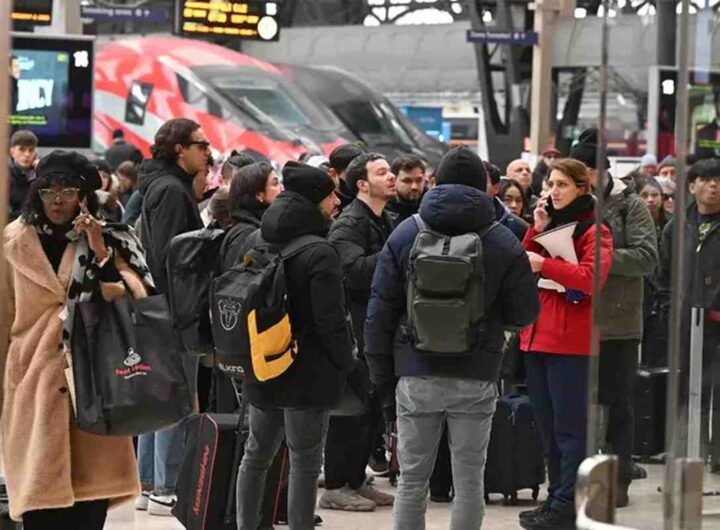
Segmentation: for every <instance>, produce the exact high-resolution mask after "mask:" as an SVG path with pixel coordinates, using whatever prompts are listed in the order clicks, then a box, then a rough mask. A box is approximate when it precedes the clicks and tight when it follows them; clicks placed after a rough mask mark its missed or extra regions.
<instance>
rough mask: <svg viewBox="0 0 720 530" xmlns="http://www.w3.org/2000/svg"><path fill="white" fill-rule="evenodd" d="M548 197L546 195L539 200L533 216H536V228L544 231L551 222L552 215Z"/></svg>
mask: <svg viewBox="0 0 720 530" xmlns="http://www.w3.org/2000/svg"><path fill="white" fill-rule="evenodd" d="M548 200H549V198H548V197H544V198H541V199H539V200H538V202H537V206H535V211H534V212H533V217H534V218H535V230H537V231H538V232H543V231H545V229H546V228H547V225H548V224H550V215H549V214H548Z"/></svg>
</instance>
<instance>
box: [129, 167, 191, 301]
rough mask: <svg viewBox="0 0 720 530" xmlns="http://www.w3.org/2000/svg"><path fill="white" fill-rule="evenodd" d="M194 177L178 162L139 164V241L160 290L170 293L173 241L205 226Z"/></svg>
mask: <svg viewBox="0 0 720 530" xmlns="http://www.w3.org/2000/svg"><path fill="white" fill-rule="evenodd" d="M192 181H193V176H192V175H189V174H187V173H185V171H183V169H182V168H181V167H180V166H178V165H177V164H173V163H169V162H164V161H160V160H145V161H144V162H143V164H142V166H140V175H139V177H138V190H139V192H140V193H141V194H142V195H143V205H142V221H141V222H142V230H141V231H140V240H141V242H142V244H143V246H144V247H145V252H146V254H147V263H148V267H150V272H151V273H152V276H153V278H154V279H155V285H156V286H157V288H158V290H159V291H160V292H161V293H166V292H167V264H166V263H165V261H166V259H167V255H168V249H169V248H170V240H171V239H172V238H173V237H175V236H176V235H178V234H184V233H185V232H190V231H191V230H198V229H200V228H202V227H203V222H202V219H201V218H200V212H199V211H198V207H197V201H196V200H195V197H194V196H193V190H192Z"/></svg>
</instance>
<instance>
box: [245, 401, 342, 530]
mask: <svg viewBox="0 0 720 530" xmlns="http://www.w3.org/2000/svg"><path fill="white" fill-rule="evenodd" d="M328 418H329V416H328V411H327V410H325V409H259V408H256V407H253V406H252V405H251V406H250V435H249V437H248V440H247V442H246V443H245V454H244V455H243V459H242V464H241V465H240V472H239V473H238V480H237V517H238V530H257V528H258V525H259V523H260V510H261V508H262V501H263V492H264V491H265V477H266V476H267V471H268V468H269V467H270V464H271V463H272V460H273V458H274V457H275V454H276V453H277V451H278V449H279V447H280V444H281V443H282V440H283V437H285V438H286V440H287V446H288V448H289V450H290V485H289V491H288V518H289V520H288V523H289V527H290V530H313V529H314V528H315V521H314V520H315V502H316V500H317V479H318V476H319V475H320V468H321V466H322V458H323V448H324V447H325V436H326V435H327V428H328Z"/></svg>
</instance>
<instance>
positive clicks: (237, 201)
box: [230, 162, 273, 212]
mask: <svg viewBox="0 0 720 530" xmlns="http://www.w3.org/2000/svg"><path fill="white" fill-rule="evenodd" d="M272 172H273V168H272V166H271V165H270V164H268V163H267V162H256V163H254V164H250V165H249V166H245V167H241V168H240V169H238V170H237V171H236V172H235V176H234V177H233V180H232V183H231V184H230V210H231V211H232V212H235V211H237V210H238V209H248V210H256V209H258V208H261V207H262V205H261V204H260V203H259V202H258V200H257V197H256V195H257V194H258V193H261V192H263V191H265V186H266V185H267V179H268V177H269V176H270V173H272Z"/></svg>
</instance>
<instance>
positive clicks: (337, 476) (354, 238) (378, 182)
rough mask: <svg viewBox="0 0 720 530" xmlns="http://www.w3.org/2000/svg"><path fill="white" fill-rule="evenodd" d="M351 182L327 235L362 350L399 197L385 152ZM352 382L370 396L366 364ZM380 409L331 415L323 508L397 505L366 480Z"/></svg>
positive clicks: (366, 157) (364, 159)
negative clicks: (392, 204)
mask: <svg viewBox="0 0 720 530" xmlns="http://www.w3.org/2000/svg"><path fill="white" fill-rule="evenodd" d="M346 181H347V184H348V186H349V188H350V190H351V191H352V192H353V194H354V195H355V196H356V198H355V200H354V201H353V202H351V203H350V204H349V205H348V206H347V207H346V208H345V210H343V212H342V214H340V217H339V218H338V219H337V221H335V223H334V224H333V226H332V229H331V230H330V235H329V237H328V239H329V240H330V242H331V243H332V244H333V245H334V246H335V248H336V249H337V250H338V252H339V253H340V260H341V262H342V267H343V273H344V284H345V292H346V293H347V306H348V309H349V310H350V316H351V319H352V324H353V330H354V332H355V337H356V338H357V339H358V350H359V351H360V352H362V351H363V340H362V335H363V326H364V325H365V314H366V312H367V303H368V300H369V298H370V283H371V281H372V276H373V273H374V272H375V264H376V262H377V257H378V254H379V253H380V251H381V250H382V247H383V245H384V244H385V241H386V240H387V238H388V236H389V235H390V232H391V231H392V228H393V223H392V220H391V218H390V216H389V215H388V213H387V212H385V205H386V204H387V202H388V200H390V199H392V198H393V197H394V196H395V175H393V173H392V172H391V170H390V164H388V162H387V160H386V159H385V157H384V156H382V155H380V154H378V153H364V154H361V155H360V156H358V157H357V158H355V159H354V160H353V161H352V162H351V163H350V166H349V167H348V170H347V176H346ZM350 384H352V385H353V388H357V389H358V390H359V391H360V393H362V394H365V395H367V389H368V388H369V380H368V376H367V370H366V368H365V365H364V364H360V365H358V368H357V369H356V370H355V371H354V372H353V374H352V376H351V381H350ZM363 397H365V396H363ZM375 410H376V411H377V413H376V414H373V407H372V403H370V406H369V408H368V411H367V412H366V413H365V414H363V415H361V416H339V417H333V418H331V420H330V429H329V431H328V441H327V445H326V448H325V493H324V494H323V496H322V497H321V499H320V507H321V508H328V509H334V510H347V511H371V510H374V509H375V506H376V505H383V506H384V505H389V504H392V496H390V495H387V494H384V493H381V492H379V491H377V490H376V489H375V488H373V487H372V486H370V485H368V484H366V483H365V468H366V466H367V464H368V461H369V458H370V452H371V446H374V445H375V443H374V438H375V437H374V436H373V432H372V431H373V427H374V426H375V424H376V423H379V424H381V422H380V420H381V417H380V416H381V415H380V410H379V407H375ZM373 448H374V447H373Z"/></svg>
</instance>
